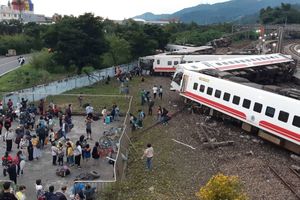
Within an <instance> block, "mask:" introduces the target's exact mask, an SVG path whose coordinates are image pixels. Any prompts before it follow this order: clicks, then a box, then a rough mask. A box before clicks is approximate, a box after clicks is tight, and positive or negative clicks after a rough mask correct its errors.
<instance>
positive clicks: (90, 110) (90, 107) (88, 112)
mask: <svg viewBox="0 0 300 200" xmlns="http://www.w3.org/2000/svg"><path fill="white" fill-rule="evenodd" d="M85 113H86V114H87V115H89V114H91V116H93V113H94V108H93V107H92V106H91V105H90V104H88V105H87V107H85Z"/></svg>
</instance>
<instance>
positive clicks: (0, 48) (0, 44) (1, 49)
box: [0, 34, 34, 55]
mask: <svg viewBox="0 0 300 200" xmlns="http://www.w3.org/2000/svg"><path fill="white" fill-rule="evenodd" d="M33 43H34V38H32V37H29V36H26V35H23V34H19V35H3V36H0V54H1V55H5V54H6V53H7V50H8V49H15V50H16V51H17V54H24V53H30V51H31V49H33Z"/></svg>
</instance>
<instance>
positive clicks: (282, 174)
mask: <svg viewBox="0 0 300 200" xmlns="http://www.w3.org/2000/svg"><path fill="white" fill-rule="evenodd" d="M268 167H269V169H270V170H271V172H272V173H274V175H275V176H276V177H277V178H278V179H279V180H280V181H281V182H282V183H283V184H284V185H285V186H286V187H287V188H288V189H289V190H290V191H291V192H292V193H293V194H294V195H295V197H296V198H297V199H299V200H300V175H299V173H298V172H296V171H295V170H294V169H292V168H284V169H285V170H282V169H281V171H279V170H278V169H276V168H275V167H273V166H271V165H268Z"/></svg>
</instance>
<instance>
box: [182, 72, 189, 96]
mask: <svg viewBox="0 0 300 200" xmlns="http://www.w3.org/2000/svg"><path fill="white" fill-rule="evenodd" d="M188 80H189V76H188V75H186V74H184V75H183V79H182V84H181V89H180V92H182V93H184V92H185V91H186V88H187V84H188Z"/></svg>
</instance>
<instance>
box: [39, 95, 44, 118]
mask: <svg viewBox="0 0 300 200" xmlns="http://www.w3.org/2000/svg"><path fill="white" fill-rule="evenodd" d="M44 103H45V102H44V99H41V100H40V103H39V106H38V107H39V111H40V115H44V106H45V105H44Z"/></svg>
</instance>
